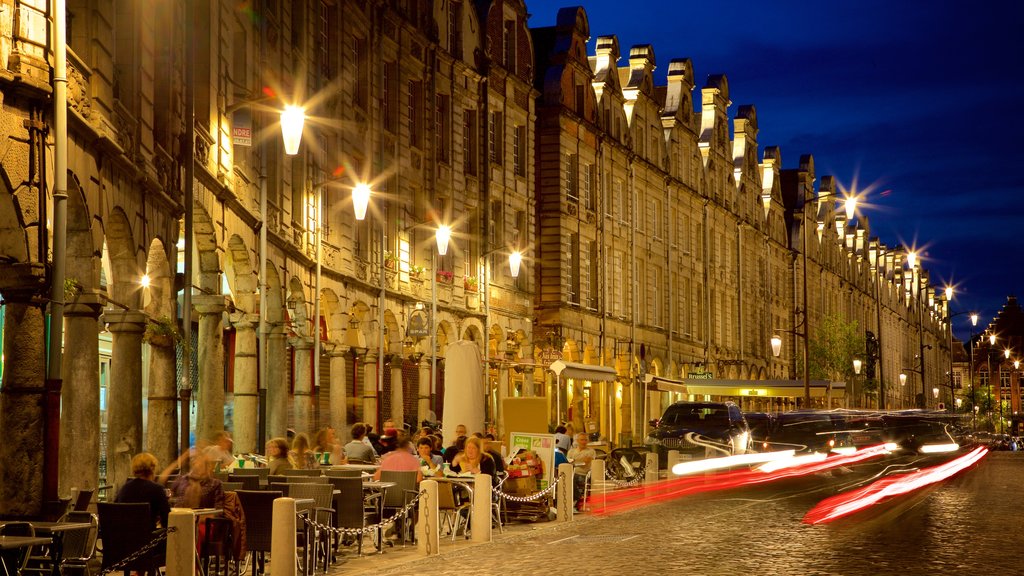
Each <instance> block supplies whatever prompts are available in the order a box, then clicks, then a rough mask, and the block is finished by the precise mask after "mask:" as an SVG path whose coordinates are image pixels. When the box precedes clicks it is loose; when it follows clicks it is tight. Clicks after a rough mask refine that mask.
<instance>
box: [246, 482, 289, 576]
mask: <svg viewBox="0 0 1024 576" xmlns="http://www.w3.org/2000/svg"><path fill="white" fill-rule="evenodd" d="M237 494H238V499H239V501H241V503H242V511H243V513H244V514H245V542H246V547H247V548H248V549H249V551H250V552H252V574H253V576H258V575H259V574H262V573H263V560H264V558H265V556H266V554H267V553H268V552H270V531H271V527H272V526H273V522H274V500H275V499H277V498H280V497H281V496H282V495H283V494H282V493H281V492H280V491H274V490H239V491H238V492H237Z"/></svg>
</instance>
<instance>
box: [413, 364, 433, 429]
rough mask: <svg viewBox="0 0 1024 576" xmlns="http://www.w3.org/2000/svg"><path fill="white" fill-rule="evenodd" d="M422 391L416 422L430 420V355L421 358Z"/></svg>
mask: <svg viewBox="0 0 1024 576" xmlns="http://www.w3.org/2000/svg"><path fill="white" fill-rule="evenodd" d="M419 369H420V391H419V402H417V406H416V424H417V425H419V424H420V423H421V422H423V421H424V420H430V419H431V418H430V357H429V356H424V357H423V358H420V364H419Z"/></svg>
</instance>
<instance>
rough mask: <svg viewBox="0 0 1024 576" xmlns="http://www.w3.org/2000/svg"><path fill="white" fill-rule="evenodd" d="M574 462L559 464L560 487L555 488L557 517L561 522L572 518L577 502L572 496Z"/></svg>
mask: <svg viewBox="0 0 1024 576" xmlns="http://www.w3.org/2000/svg"><path fill="white" fill-rule="evenodd" d="M573 474H574V472H573V466H572V464H560V465H559V466H558V478H559V481H558V488H557V489H556V490H555V491H556V495H555V506H556V507H557V508H556V509H555V510H556V517H557V518H558V521H559V522H569V521H570V520H572V509H573V505H575V504H576V503H575V502H574V501H573V497H572V483H573V480H574V479H575V478H574V476H573Z"/></svg>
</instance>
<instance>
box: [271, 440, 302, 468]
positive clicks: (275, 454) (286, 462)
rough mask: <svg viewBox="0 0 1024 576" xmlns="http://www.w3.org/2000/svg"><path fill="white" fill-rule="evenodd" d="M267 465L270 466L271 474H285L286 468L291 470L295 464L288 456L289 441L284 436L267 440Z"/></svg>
mask: <svg viewBox="0 0 1024 576" xmlns="http://www.w3.org/2000/svg"><path fill="white" fill-rule="evenodd" d="M266 454H267V467H268V468H270V475H272V476H277V475H279V474H283V473H284V471H285V470H291V469H292V468H294V467H295V466H293V465H292V461H291V460H290V459H289V458H288V441H287V440H285V439H284V438H271V439H270V440H268V441H267V451H266Z"/></svg>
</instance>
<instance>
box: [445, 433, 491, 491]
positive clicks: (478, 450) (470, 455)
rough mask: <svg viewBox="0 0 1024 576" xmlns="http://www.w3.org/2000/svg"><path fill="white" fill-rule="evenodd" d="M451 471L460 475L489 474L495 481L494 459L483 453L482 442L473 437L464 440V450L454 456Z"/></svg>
mask: <svg viewBox="0 0 1024 576" xmlns="http://www.w3.org/2000/svg"><path fill="white" fill-rule="evenodd" d="M452 470H454V471H455V472H459V473H462V474H467V473H468V474H490V475H491V480H492V481H494V480H495V474H494V471H495V467H494V458H492V457H491V455H490V454H488V453H487V452H485V451H484V443H483V440H481V439H480V438H477V437H475V436H471V437H469V438H466V448H465V449H464V450H463V451H461V452H459V453H458V454H457V455H456V456H455V460H453V461H452Z"/></svg>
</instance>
